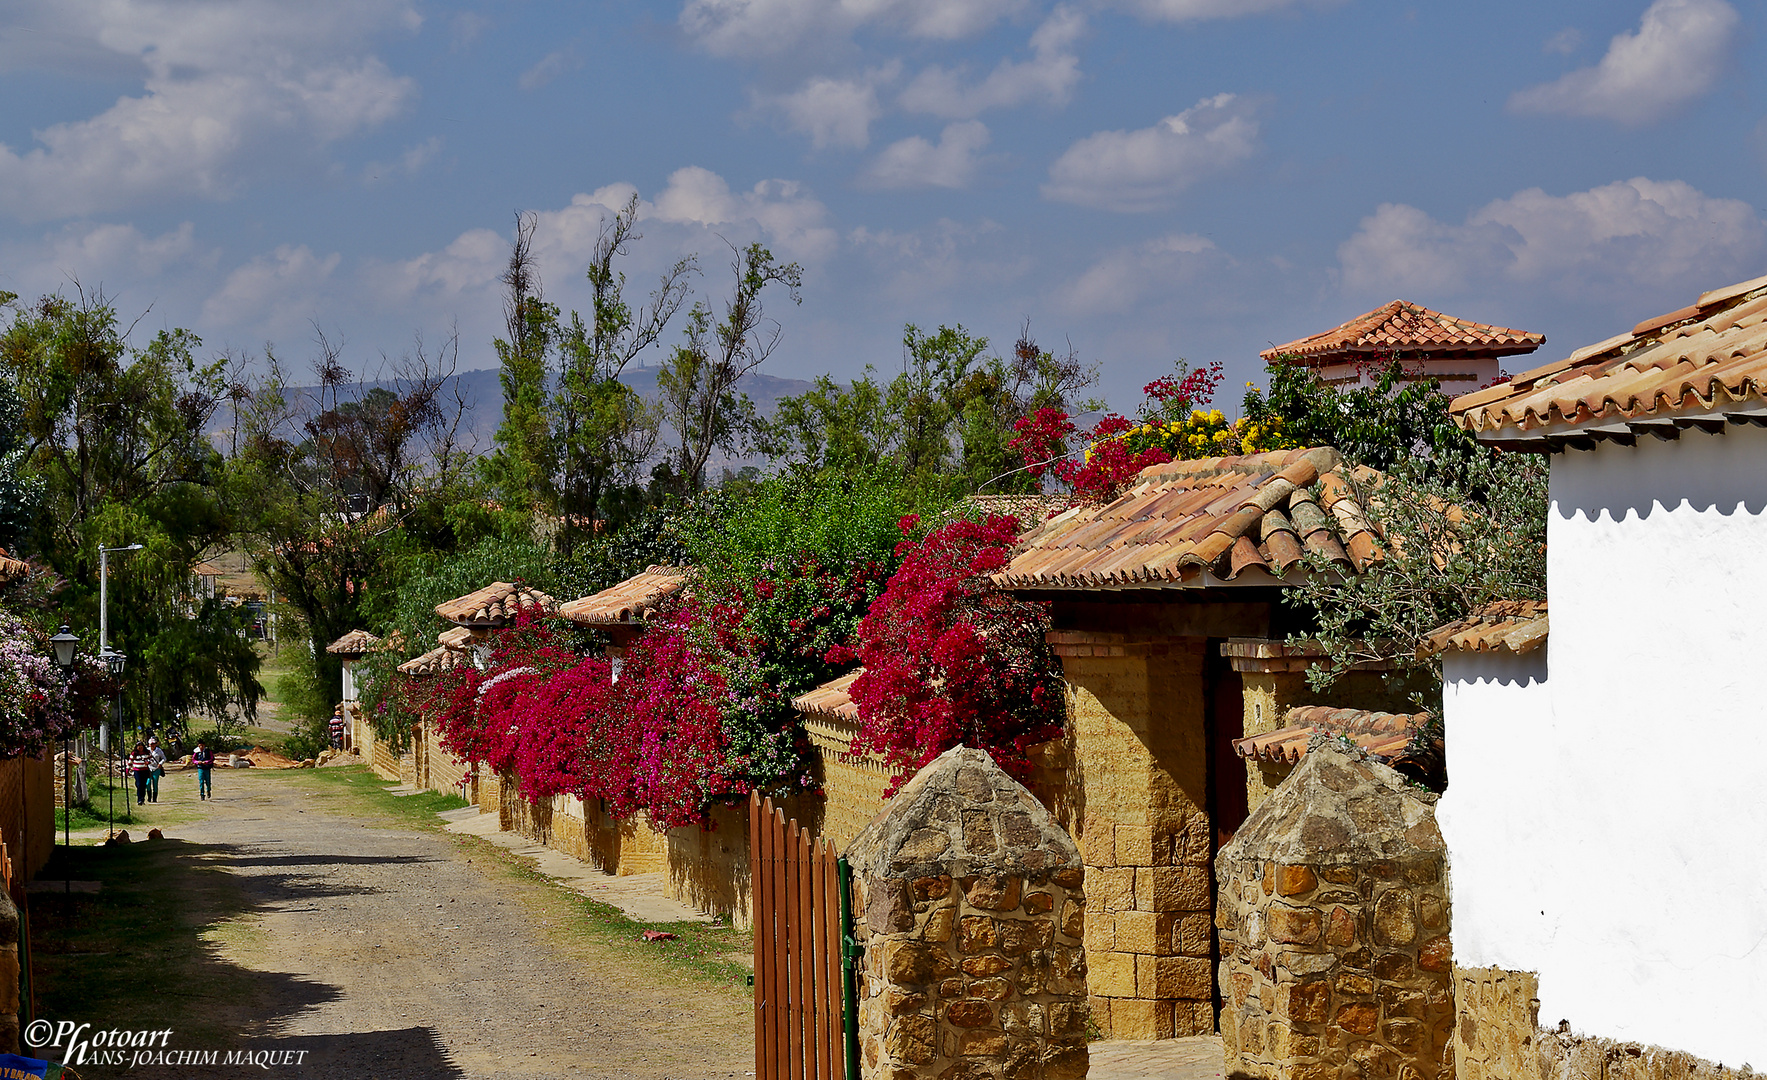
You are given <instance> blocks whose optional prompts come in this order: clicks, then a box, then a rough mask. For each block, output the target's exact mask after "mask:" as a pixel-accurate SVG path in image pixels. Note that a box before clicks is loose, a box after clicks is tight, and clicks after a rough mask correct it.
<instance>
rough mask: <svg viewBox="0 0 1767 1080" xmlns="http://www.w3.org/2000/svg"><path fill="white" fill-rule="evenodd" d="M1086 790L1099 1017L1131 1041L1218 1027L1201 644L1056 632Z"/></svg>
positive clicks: (1092, 962)
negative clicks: (1212, 958) (1212, 966)
mask: <svg viewBox="0 0 1767 1080" xmlns="http://www.w3.org/2000/svg"><path fill="white" fill-rule="evenodd" d="M1050 641H1051V643H1052V644H1053V645H1054V647H1055V651H1056V653H1057V655H1059V656H1060V657H1061V662H1062V669H1063V673H1064V674H1065V676H1066V678H1067V682H1068V687H1069V724H1070V727H1071V729H1072V738H1073V748H1074V749H1073V752H1074V760H1075V766H1076V771H1077V773H1078V778H1079V784H1080V787H1081V791H1080V794H1079V797H1078V798H1077V799H1076V804H1077V805H1076V810H1077V811H1078V813H1079V814H1080V820H1081V822H1082V825H1081V829H1080V833H1081V835H1080V844H1081V849H1082V851H1083V852H1084V854H1085V860H1086V892H1087V895H1088V896H1089V897H1090V898H1091V901H1092V908H1091V913H1090V915H1089V916H1088V917H1087V920H1086V952H1087V956H1088V964H1089V966H1090V971H1091V975H1090V983H1091V990H1092V1016H1093V1022H1094V1023H1095V1024H1097V1026H1098V1028H1099V1030H1100V1031H1102V1032H1104V1033H1105V1034H1108V1035H1110V1036H1111V1037H1113V1038H1119V1039H1169V1038H1172V1037H1174V1036H1181V1035H1203V1034H1209V1033H1212V1032H1213V1031H1214V1030H1215V1013H1214V1001H1213V998H1214V992H1213V982H1212V979H1211V973H1210V960H1209V957H1210V955H1211V945H1212V942H1211V930H1212V919H1213V916H1212V906H1213V905H1212V900H1213V898H1212V896H1211V890H1210V881H1209V858H1210V856H1211V854H1212V852H1213V848H1212V834H1211V830H1210V827H1209V817H1208V814H1207V813H1206V812H1205V809H1204V808H1205V807H1206V806H1207V783H1208V767H1209V753H1208V744H1207V739H1206V737H1205V733H1204V707H1205V705H1204V685H1203V649H1204V646H1205V645H1206V644H1207V639H1206V638H1201V637H1139V638H1138V637H1136V636H1133V635H1125V634H1106V633H1082V632H1070V631H1057V632H1053V633H1051V634H1050Z"/></svg>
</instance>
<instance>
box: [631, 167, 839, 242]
mask: <svg viewBox="0 0 1767 1080" xmlns="http://www.w3.org/2000/svg"><path fill="white" fill-rule="evenodd" d="M645 216H654V217H656V218H657V219H659V220H662V221H668V222H676V223H680V224H692V225H703V226H705V227H706V228H708V229H712V228H717V227H723V226H740V225H749V226H751V227H758V229H759V231H760V232H761V234H762V235H763V236H764V237H765V238H766V239H767V241H768V243H769V244H770V245H772V246H773V247H776V248H778V249H779V252H778V253H779V254H781V255H783V256H784V257H786V258H788V259H802V260H819V259H823V258H826V257H828V256H829V255H830V254H832V253H833V251H834V248H835V245H836V244H837V243H838V241H839V237H838V235H837V234H836V233H835V231H834V229H832V228H830V227H829V226H828V225H827V224H826V221H827V219H828V208H827V207H825V206H823V205H822V203H821V202H819V201H817V199H816V198H815V197H814V196H812V195H811V194H810V193H809V192H808V191H806V190H804V187H803V185H802V184H799V183H798V182H797V181H795V180H763V181H761V182H760V183H758V184H756V185H755V186H754V187H753V188H750V189H749V190H748V191H745V192H741V193H734V192H732V191H731V190H730V185H729V184H728V183H726V182H725V180H724V178H723V177H722V176H719V175H718V174H717V173H715V172H712V171H711V170H710V169H703V168H700V167H699V166H697V165H690V166H688V167H687V168H684V169H676V170H675V171H674V172H672V173H670V174H669V186H668V187H666V188H664V189H663V191H662V192H661V193H660V194H658V195H657V197H656V205H655V207H654V208H653V209H652V210H651V211H650V213H649V214H647V215H645Z"/></svg>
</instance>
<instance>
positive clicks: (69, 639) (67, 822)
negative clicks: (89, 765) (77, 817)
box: [49, 623, 80, 847]
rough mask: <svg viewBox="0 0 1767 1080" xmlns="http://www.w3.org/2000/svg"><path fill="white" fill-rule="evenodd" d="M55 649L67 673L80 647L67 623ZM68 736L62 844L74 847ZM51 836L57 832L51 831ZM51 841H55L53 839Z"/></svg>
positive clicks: (63, 764)
mask: <svg viewBox="0 0 1767 1080" xmlns="http://www.w3.org/2000/svg"><path fill="white" fill-rule="evenodd" d="M49 644H50V645H51V646H52V647H54V649H55V663H56V666H57V667H59V668H61V670H62V674H64V675H65V674H67V672H68V671H69V670H71V669H72V668H73V666H74V650H75V649H76V648H78V647H79V644H80V639H79V638H77V637H75V636H74V635H73V634H70V633H68V627H67V623H62V624H61V633H59V634H57V635H55V636H54V637H52V638H50V639H49ZM70 746H71V744H70V743H69V742H68V737H67V736H66V735H63V736H62V737H61V846H62V847H72V846H73V844H74V832H73V829H74V826H73V818H74V755H73V751H72V750H71V749H70ZM49 835H50V836H54V835H55V834H54V833H53V832H51V833H50V834H49ZM50 843H54V841H53V840H51V841H50Z"/></svg>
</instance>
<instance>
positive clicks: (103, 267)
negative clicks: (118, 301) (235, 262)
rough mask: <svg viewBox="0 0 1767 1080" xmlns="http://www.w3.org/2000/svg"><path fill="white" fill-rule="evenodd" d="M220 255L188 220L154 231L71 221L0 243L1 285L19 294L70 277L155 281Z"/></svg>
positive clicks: (92, 284)
mask: <svg viewBox="0 0 1767 1080" xmlns="http://www.w3.org/2000/svg"><path fill="white" fill-rule="evenodd" d="M218 254H219V253H218V252H216V251H215V250H213V249H208V248H204V247H203V246H201V245H199V244H198V243H197V240H196V227H195V226H194V225H193V224H192V223H191V222H188V221H186V222H184V223H183V224H182V225H179V226H178V227H177V228H176V229H172V230H170V231H169V232H165V233H161V234H160V235H158V236H148V235H146V234H144V233H142V232H141V230H139V229H137V228H135V227H134V226H133V225H116V224H102V225H92V224H79V225H69V226H65V227H63V228H61V229H58V230H56V231H54V232H52V233H49V234H48V235H46V236H43V237H41V238H40V239H37V240H30V241H23V242H15V243H10V244H6V245H5V246H4V248H0V266H3V267H4V268H5V272H4V275H3V276H0V288H5V289H7V290H9V291H11V292H16V293H18V294H20V295H22V296H36V295H41V294H44V293H51V292H54V291H55V290H57V289H59V288H62V287H63V286H65V285H66V284H68V283H69V282H72V281H79V282H81V283H82V284H83V285H85V286H87V287H89V288H110V287H113V286H114V284H115V283H116V282H118V281H119V280H120V281H128V282H133V281H137V280H143V279H146V280H158V279H161V278H163V277H165V276H167V275H173V274H178V273H182V272H186V271H189V270H192V269H201V268H203V267H209V266H213V265H214V262H215V259H216V258H217V256H218Z"/></svg>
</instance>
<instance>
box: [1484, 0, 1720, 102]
mask: <svg viewBox="0 0 1767 1080" xmlns="http://www.w3.org/2000/svg"><path fill="white" fill-rule="evenodd" d="M1741 21H1742V20H1741V18H1740V17H1739V16H1738V15H1737V13H1736V9H1735V8H1733V7H1731V6H1730V5H1729V4H1727V3H1725V0H1656V2H1655V3H1653V4H1651V6H1650V7H1649V8H1647V9H1646V10H1645V12H1644V19H1643V21H1642V22H1641V23H1640V24H1639V27H1638V31H1637V32H1636V33H1622V34H1618V35H1616V36H1615V37H1614V39H1613V41H1611V42H1609V43H1608V49H1607V55H1606V56H1603V57H1602V58H1601V62H1600V63H1599V64H1596V65H1595V66H1594V67H1587V68H1581V69H1579V70H1577V71H1573V72H1570V73H1569V74H1567V75H1565V76H1564V77H1563V78H1561V79H1559V80H1558V81H1557V82H1550V83H1544V84H1542V85H1540V86H1535V87H1530V88H1529V89H1527V90H1521V91H1518V92H1516V93H1515V94H1512V95H1511V96H1510V99H1509V107H1510V109H1511V110H1512V111H1515V112H1533V113H1559V114H1562V115H1565V116H1593V117H1598V118H1600V119H1604V120H1614V121H1617V122H1619V123H1621V124H1628V125H1638V124H1648V123H1651V122H1653V121H1656V120H1660V119H1662V118H1663V117H1665V116H1667V115H1669V114H1670V113H1672V112H1674V111H1675V110H1676V109H1678V108H1680V107H1681V106H1683V105H1686V104H1687V103H1688V102H1690V101H1692V100H1694V99H1695V98H1697V97H1699V96H1700V95H1702V94H1704V93H1705V92H1706V91H1708V90H1710V89H1711V88H1712V87H1713V85H1714V84H1715V83H1716V82H1717V81H1718V79H1719V77H1720V76H1721V75H1723V74H1724V71H1725V69H1726V67H1728V61H1729V57H1730V49H1731V46H1732V43H1733V42H1734V41H1735V40H1736V32H1737V27H1738V25H1739V24H1740V23H1741ZM1555 40H1556V39H1555ZM1548 47H1550V45H1549V46H1548Z"/></svg>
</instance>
